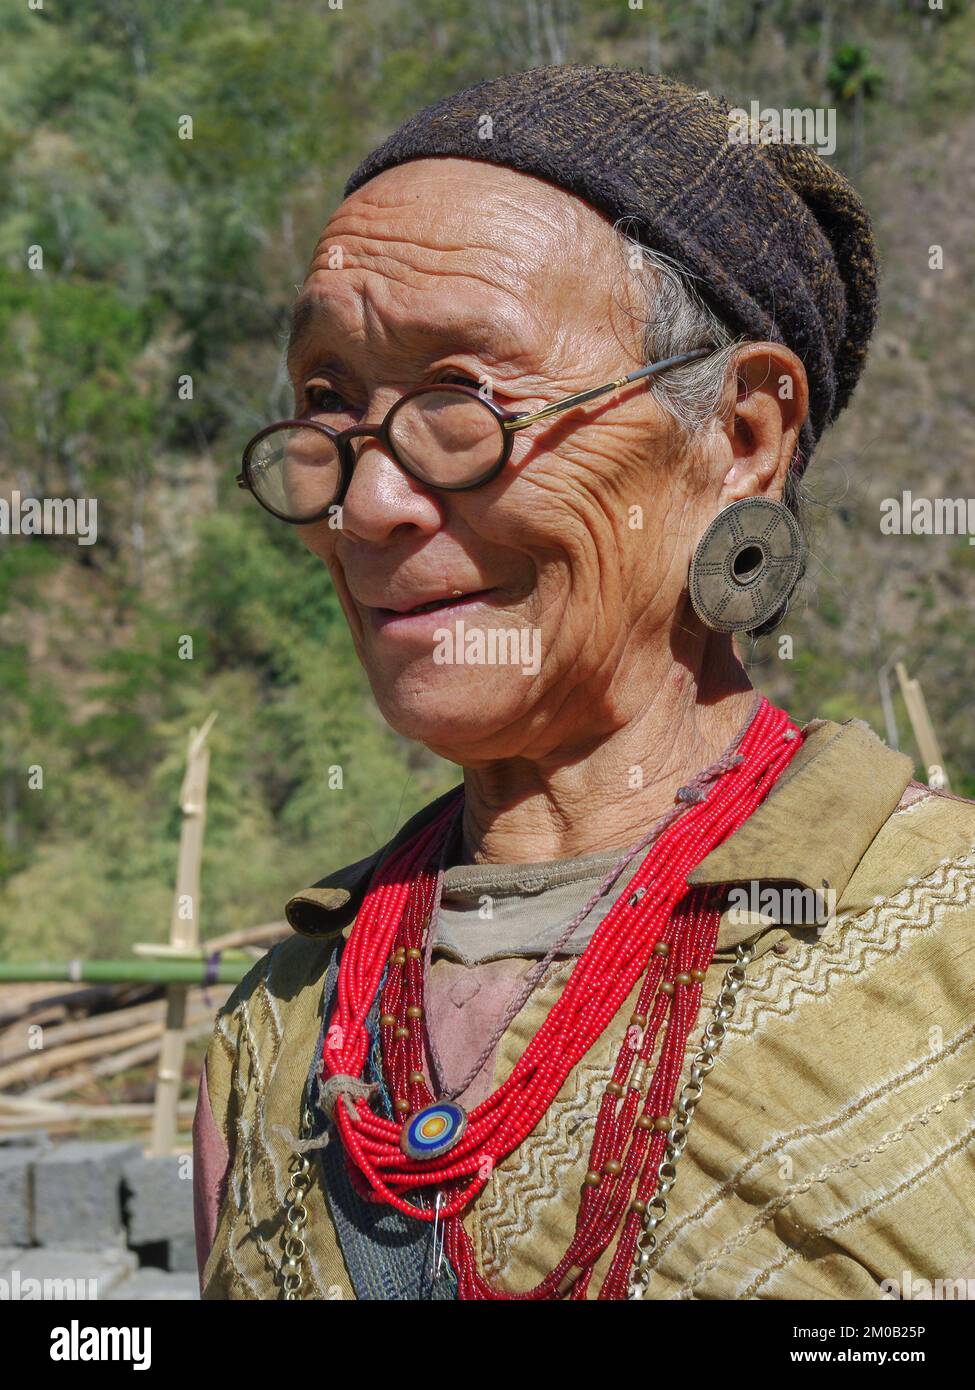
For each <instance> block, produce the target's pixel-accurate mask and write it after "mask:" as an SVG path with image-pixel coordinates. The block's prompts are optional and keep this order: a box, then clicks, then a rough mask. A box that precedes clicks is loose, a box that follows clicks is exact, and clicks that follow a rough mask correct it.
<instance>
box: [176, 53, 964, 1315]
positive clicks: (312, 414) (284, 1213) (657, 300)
mask: <svg viewBox="0 0 975 1390" xmlns="http://www.w3.org/2000/svg"><path fill="white" fill-rule="evenodd" d="M874 315H875V258H874V250H873V244H872V240H871V234H870V229H869V223H868V220H867V217H866V214H865V213H864V210H863V207H862V206H861V204H860V202H859V200H858V198H857V196H856V194H855V193H854V191H853V189H852V188H851V187H850V186H849V184H848V183H846V182H845V181H844V179H843V178H842V177H841V176H840V175H839V174H837V173H836V172H835V171H834V170H833V169H831V168H830V167H829V166H828V165H827V164H825V163H824V162H823V161H822V160H821V159H820V158H819V157H818V156H817V155H816V154H814V153H813V152H812V151H811V150H809V149H807V148H804V147H802V146H798V145H787V144H778V145H761V144H758V143H755V144H751V143H744V142H743V141H742V140H741V139H740V138H735V133H734V131H733V129H732V123H731V122H730V121H729V113H728V109H727V108H726V107H724V106H723V105H721V104H720V103H718V102H717V101H715V100H713V99H712V98H711V97H710V96H709V95H708V93H706V92H698V93H694V92H691V91H689V90H687V89H685V88H683V87H681V86H680V85H678V84H676V83H674V82H671V81H668V80H666V79H663V78H660V77H655V76H651V75H647V74H643V73H639V72H630V71H626V70H622V69H617V68H603V67H573V66H569V67H549V68H543V69H538V70H535V71H531V72H522V73H517V74H513V75H511V76H506V77H502V78H499V79H496V80H493V81H490V82H486V83H484V84H482V85H480V86H477V87H475V88H473V89H471V90H469V91H465V92H461V93H460V94H458V95H456V96H453V97H450V98H448V99H445V100H442V101H440V102H438V103H436V104H435V105H433V106H431V107H429V108H428V109H426V110H424V111H422V112H420V113H419V115H417V116H415V117H414V118H413V119H412V120H410V121H408V122H407V123H406V124H405V125H404V126H403V127H402V128H401V129H400V130H399V131H398V132H396V133H395V134H394V135H393V136H392V137H391V138H390V139H389V140H387V141H386V143H385V144H383V145H382V146H380V148H379V149H377V150H376V151H375V152H374V153H372V154H371V155H370V156H369V157H368V158H367V159H366V160H365V161H364V163H362V164H361V165H360V166H359V168H358V169H357V170H356V171H355V173H354V174H353V175H352V177H351V179H350V180H349V182H348V185H347V187H346V197H345V200H344V202H342V204H341V205H340V207H339V208H338V209H337V211H336V212H335V213H334V214H333V216H332V217H331V219H330V220H329V222H328V224H327V226H326V227H325V230H324V232H323V233H322V236H321V239H320V241H319V244H318V247H317V248H316V251H315V254H314V258H313V260H312V263H311V268H310V270H309V272H308V276H307V278H306V280H305V283H304V286H303V289H302V291H301V294H300V297H299V299H298V302H297V306H296V311H295V318H294V329H293V332H292V339H291V345H290V371H291V376H292V379H293V383H294V392H295V408H294V412H293V418H292V419H291V420H290V421H284V422H279V423H277V424H274V425H271V426H269V427H268V428H267V429H266V430H263V431H261V433H260V434H259V435H257V436H256V437H255V439H253V440H252V441H251V443H250V444H249V445H248V447H247V450H246V451H245V456H244V467H243V472H242V474H241V476H240V479H239V481H240V483H241V485H242V486H245V487H247V488H249V489H250V491H251V492H252V493H253V495H254V497H255V498H256V499H257V501H258V502H260V503H261V504H262V505H263V506H264V507H265V508H266V509H267V510H268V511H270V512H272V513H273V514H274V515H275V516H276V517H278V518H280V519H281V520H282V521H283V522H286V523H291V524H294V525H295V526H296V527H297V528H298V530H297V535H298V536H300V538H301V539H302V540H303V541H304V543H305V544H306V545H307V546H308V547H309V548H310V549H311V550H312V551H313V552H314V553H315V554H316V555H317V556H319V557H320V558H321V560H322V561H323V562H324V564H325V565H326V566H327V567H328V570H329V573H330V575H331V580H332V582H333V583H334V584H335V586H336V590H337V593H338V595H339V598H340V600H341V603H342V607H343V610H344V612H345V615H346V617H347V619H348V623H349V628H350V631H351V634H352V640H353V642H354V644H355V649H356V652H357V653H358V656H359V659H360V660H361V661H362V663H363V666H364V667H365V669H366V672H367V673H368V677H369V680H370V682H371V686H372V690H373V692H374V695H375V698H376V701H377V703H378V705H379V708H380V710H381V711H382V714H383V716H384V718H385V719H386V720H387V722H388V723H389V724H390V725H391V726H392V727H393V728H394V729H396V730H397V731H398V732H399V733H401V734H403V735H405V736H406V737H408V738H411V739H416V740H418V741H419V742H421V743H423V744H425V745H426V746H427V747H428V748H430V749H432V750H433V751H434V752H436V753H438V754H440V755H441V756H442V757H444V758H448V759H450V760H451V761H453V762H455V763H457V764H459V766H460V767H461V768H462V769H463V784H462V785H461V786H458V787H457V788H455V789H454V790H453V791H451V792H450V793H448V794H447V795H446V796H444V797H441V798H440V799H439V800H438V801H436V802H434V803H433V804H432V805H431V806H428V807H427V808H426V809H425V810H423V811H421V812H420V813H419V814H418V815H416V816H415V817H414V818H413V819H412V820H411V821H409V823H408V824H406V825H405V826H404V827H403V828H402V830H401V831H400V832H399V834H398V835H396V837H395V838H394V839H393V841H391V842H390V843H389V844H388V845H386V846H384V847H383V848H381V849H380V850H378V851H377V852H376V853H375V854H372V855H370V856H369V857H368V858H366V859H364V860H362V861H361V862H359V863H357V864H353V865H351V866H350V867H347V868H344V869H341V870H340V871H339V872H337V873H333V874H331V875H330V876H329V877H327V878H325V879H323V880H322V881H321V882H319V883H318V884H317V885H316V886H315V887H313V888H309V889H306V890H305V891H304V892H301V893H298V894H297V895H296V896H295V897H293V898H292V899H291V900H290V902H289V903H288V905H287V915H288V919H289V921H290V923H291V925H292V926H293V927H294V929H295V932H296V935H295V937H294V938H293V939H292V940H290V941H288V942H286V943H284V944H282V945H279V946H278V947H276V948H275V949H274V950H273V951H271V952H270V954H269V955H267V956H266V957H265V958H264V959H263V960H262V961H261V962H260V963H259V964H258V965H257V966H255V968H254V969H253V970H252V971H251V973H250V974H249V975H248V976H247V978H246V979H245V980H244V981H243V983H242V984H241V985H240V986H239V987H238V988H237V990H236V991H235V992H234V995H233V997H232V998H231V1000H230V1001H229V1003H228V1004H227V1006H226V1007H225V1009H223V1010H222V1012H221V1014H220V1017H219V1019H218V1021H217V1025H216V1029H215V1032H214V1036H213V1039H212V1042H211V1044H210V1047H209V1050H208V1053H207V1058H206V1069H205V1074H204V1076H203V1079H202V1082H201V1089H200V1100H199V1106H198V1112H197V1120H196V1125H195V1141H196V1165H195V1175H196V1196H197V1222H198V1242H199V1246H200V1268H201V1280H202V1287H203V1292H204V1296H205V1297H207V1298H281V1297H284V1298H364V1299H413V1298H437V1299H450V1298H464V1299H471V1298H473V1299H486V1298H491V1299H494V1298H522V1299H525V1298H528V1299H541V1298H570V1299H584V1298H601V1299H623V1298H626V1297H632V1298H640V1297H651V1298H753V1297H754V1298H804V1297H808V1298H837V1297H852V1298H880V1297H884V1296H887V1297H890V1296H908V1297H909V1296H911V1291H912V1290H916V1289H917V1288H918V1287H921V1285H922V1284H923V1283H924V1281H927V1285H926V1286H929V1287H931V1288H936V1287H937V1286H936V1284H935V1282H934V1281H939V1280H945V1279H958V1278H962V1277H965V1275H966V1265H967V1266H968V1272H969V1273H975V1270H973V1269H972V1266H971V1262H972V1259H973V1256H975V1221H973V1217H972V1215H971V1207H970V1200H969V1201H966V1199H965V1196H964V1194H965V1192H966V1190H967V1191H968V1193H969V1194H970V1192H971V1182H972V1158H971V1149H970V1148H969V1147H968V1142H969V1140H970V1139H971V1136H972V1132H973V1125H972V1094H973V1090H975V1082H973V1080H972V1077H973V1074H975V1068H973V1059H975V1008H973V1001H972V993H971V989H970V981H971V978H972V973H973V972H972V968H971V966H972V942H973V939H975V938H973V926H975V910H973V904H975V859H973V855H972V844H973V832H975V811H973V809H972V806H971V804H970V803H968V802H964V801H961V800H960V799H956V798H952V797H949V796H945V795H940V794H935V793H932V792H930V791H929V790H928V789H927V788H926V787H922V786H919V785H918V784H917V783H915V782H912V780H911V777H912V769H911V765H910V763H909V761H908V759H907V758H905V757H904V756H902V755H901V754H899V753H895V752H893V751H891V750H889V749H888V748H886V747H885V746H884V745H883V744H882V743H881V742H880V741H879V740H878V739H877V738H876V737H875V736H874V735H873V734H872V733H871V732H870V731H869V729H868V728H867V727H866V726H865V725H864V724H862V723H860V722H859V721H851V722H849V723H847V724H843V725H838V724H835V723H832V722H830V721H828V720H814V721H813V722H812V723H810V724H807V725H806V726H805V727H804V728H799V727H797V726H796V725H795V724H794V723H793V722H792V721H791V720H790V719H789V717H788V716H787V715H786V714H785V713H784V712H782V711H781V710H778V709H776V708H774V707H773V706H771V705H770V704H769V703H768V701H767V700H764V699H762V698H760V697H759V696H758V695H756V693H755V692H754V691H753V689H752V688H751V685H750V683H749V680H748V678H747V676H746V674H745V671H744V670H743V668H742V665H741V662H740V659H739V656H738V654H737V652H736V649H735V638H734V634H735V633H738V632H744V633H754V632H757V631H769V630H771V628H772V627H774V626H775V624H776V623H777V622H779V621H781V619H782V617H783V615H784V613H785V611H786V609H787V606H788V603H789V600H790V596H791V595H792V594H793V592H794V590H795V587H796V584H797V582H798V580H799V579H800V577H801V572H802V568H803V561H802V553H803V542H802V532H801V529H800V527H799V526H797V520H796V510H797V483H798V480H799V478H800V476H801V474H802V471H803V469H804V468H805V467H806V466H807V465H808V463H809V460H810V456H811V453H812V451H813V448H814V446H815V444H816V441H817V439H818V437H819V435H820V434H821V432H822V431H823V430H824V429H825V428H826V426H827V425H828V424H829V423H830V421H831V420H832V419H833V418H834V417H835V416H836V414H837V412H838V411H839V410H840V409H841V408H842V407H843V406H844V405H845V404H846V402H847V400H848V398H849V396H850V393H851V391H852V390H853V387H854V385H855V383H856V380H857V377H858V375H859V373H860V370H861V367H862V365H863V361H864V356H865V352H866V346H867V341H868V339H869V336H870V332H871V329H872V326H873V321H874ZM966 982H968V983H967V985H966Z"/></svg>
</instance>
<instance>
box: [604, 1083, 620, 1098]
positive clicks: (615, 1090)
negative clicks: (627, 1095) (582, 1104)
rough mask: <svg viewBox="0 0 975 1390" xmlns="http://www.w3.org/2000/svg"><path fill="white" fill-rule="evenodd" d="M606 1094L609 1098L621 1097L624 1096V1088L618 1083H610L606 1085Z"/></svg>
mask: <svg viewBox="0 0 975 1390" xmlns="http://www.w3.org/2000/svg"><path fill="white" fill-rule="evenodd" d="M606 1094H607V1095H608V1096H621V1095H622V1094H623V1087H622V1086H621V1085H620V1083H619V1082H618V1081H609V1082H607V1083H606Z"/></svg>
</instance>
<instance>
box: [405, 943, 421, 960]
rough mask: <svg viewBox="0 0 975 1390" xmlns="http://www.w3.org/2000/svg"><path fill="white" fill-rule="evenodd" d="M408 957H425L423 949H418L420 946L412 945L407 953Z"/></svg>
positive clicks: (411, 958)
mask: <svg viewBox="0 0 975 1390" xmlns="http://www.w3.org/2000/svg"><path fill="white" fill-rule="evenodd" d="M406 959H407V960H422V959H423V952H422V951H421V950H418V948H417V947H416V946H411V947H410V948H409V950H408V951H407V953H406Z"/></svg>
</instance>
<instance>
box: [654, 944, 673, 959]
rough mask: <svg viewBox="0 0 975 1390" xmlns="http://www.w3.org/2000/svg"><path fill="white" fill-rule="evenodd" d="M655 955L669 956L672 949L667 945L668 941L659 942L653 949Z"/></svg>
mask: <svg viewBox="0 0 975 1390" xmlns="http://www.w3.org/2000/svg"><path fill="white" fill-rule="evenodd" d="M653 954H654V955H655V956H669V955H670V947H669V946H668V945H667V943H666V941H658V942H657V944H656V946H654V948H653Z"/></svg>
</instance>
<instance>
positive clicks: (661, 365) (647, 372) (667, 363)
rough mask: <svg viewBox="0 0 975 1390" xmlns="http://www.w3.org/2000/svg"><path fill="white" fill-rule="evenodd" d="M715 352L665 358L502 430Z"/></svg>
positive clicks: (521, 417) (519, 426)
mask: <svg viewBox="0 0 975 1390" xmlns="http://www.w3.org/2000/svg"><path fill="white" fill-rule="evenodd" d="M713 351H714V349H713V348H695V349H694V351H693V352H681V353H678V355H677V356H676V357H665V358H664V359H663V360H662V361H661V362H651V364H650V366H649V367H639V368H638V369H637V370H636V371H635V372H630V374H629V375H628V376H621V377H618V378H617V379H616V380H615V381H608V382H607V383H606V385H605V386H594V387H593V388H592V389H591V390H590V391H579V392H577V393H576V394H575V395H574V396H566V398H565V400H564V401H555V402H554V404H552V405H546V406H544V407H543V408H542V409H541V410H533V411H532V412H531V414H529V415H516V416H515V418H514V419H513V420H505V421H503V422H502V429H506V430H520V429H522V428H523V427H524V426H525V425H531V424H534V422H535V421H536V420H544V419H546V418H547V417H548V416H549V415H557V414H558V413H559V411H562V410H569V409H571V408H572V406H574V405H583V404H584V403H585V402H586V401H592V400H595V399H596V397H597V396H605V394H606V392H607V391H618V390H620V389H621V388H622V387H623V386H628V385H629V384H630V383H631V382H633V381H640V380H641V379H642V378H644V377H648V376H655V375H656V373H657V372H662V371H664V370H666V368H667V367H680V366H683V364H684V363H685V362H694V361H696V359H697V358H699V357H707V356H708V355H709V354H710V353H712V352H713Z"/></svg>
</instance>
